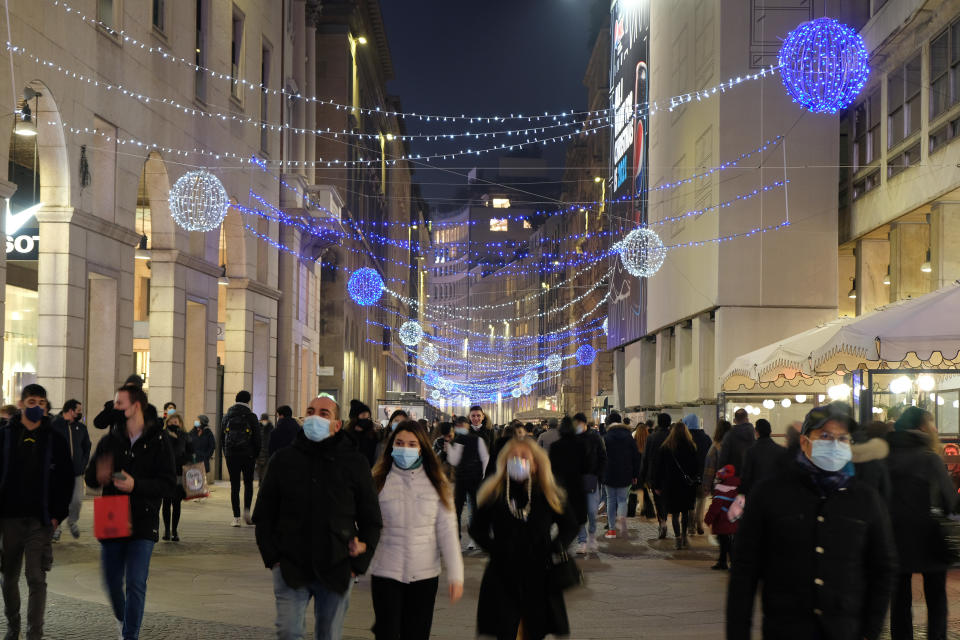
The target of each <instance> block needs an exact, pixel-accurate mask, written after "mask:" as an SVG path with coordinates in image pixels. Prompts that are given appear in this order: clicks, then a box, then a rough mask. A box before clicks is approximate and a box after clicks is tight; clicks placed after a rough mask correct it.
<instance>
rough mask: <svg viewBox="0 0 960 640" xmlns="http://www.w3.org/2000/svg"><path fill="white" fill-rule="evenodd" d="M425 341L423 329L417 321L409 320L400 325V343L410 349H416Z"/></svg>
mask: <svg viewBox="0 0 960 640" xmlns="http://www.w3.org/2000/svg"><path fill="white" fill-rule="evenodd" d="M421 340H423V328H421V327H420V323H419V322H416V321H415V320H407V321H406V322H404V323H403V324H402V325H400V342H402V343H403V344H405V345H407V346H408V347H415V346H417V345H418V344H420V341H421Z"/></svg>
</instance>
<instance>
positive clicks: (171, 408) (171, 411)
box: [167, 407, 177, 416]
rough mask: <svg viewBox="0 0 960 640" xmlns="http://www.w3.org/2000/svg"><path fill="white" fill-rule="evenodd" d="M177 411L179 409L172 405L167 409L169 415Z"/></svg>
mask: <svg viewBox="0 0 960 640" xmlns="http://www.w3.org/2000/svg"><path fill="white" fill-rule="evenodd" d="M176 412H177V410H176V409H174V408H173V407H170V408H169V409H167V415H168V416H172V415H173V414H175V413H176Z"/></svg>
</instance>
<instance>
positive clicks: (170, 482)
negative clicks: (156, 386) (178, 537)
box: [84, 407, 177, 542]
mask: <svg viewBox="0 0 960 640" xmlns="http://www.w3.org/2000/svg"><path fill="white" fill-rule="evenodd" d="M151 408H152V407H147V411H146V412H145V415H144V427H143V432H142V433H141V434H140V437H139V438H137V441H136V442H135V443H133V446H130V438H129V437H128V436H127V426H126V424H125V423H123V424H121V423H119V422H118V423H116V424H114V425H113V427H111V429H110V431H109V433H107V434H106V435H105V436H103V438H101V439H100V442H98V443H97V449H96V451H95V452H94V453H93V457H91V458H90V464H89V465H87V472H86V475H85V478H84V479H85V480H86V483H87V486H88V487H90V488H91V489H97V488H99V486H100V484H99V482H98V481H97V460H99V459H100V458H101V457H103V456H106V455H110V456H113V472H114V473H116V472H118V471H123V472H125V473H126V474H127V475H129V476H130V477H132V478H133V492H132V493H130V494H129V496H130V524H131V525H132V527H131V529H132V535H131V536H130V537H131V538H135V539H140V540H153V541H154V542H156V541H157V540H159V538H160V537H159V535H158V531H159V528H160V503H161V502H162V500H163V498H172V497H174V495H175V494H176V490H177V474H176V463H175V461H174V455H173V446H172V444H171V442H170V437H169V436H168V435H167V434H166V430H165V429H164V427H163V426H162V425H161V424H160V422H159V420H157V414H156V410H153V411H151ZM103 495H105V496H117V495H128V494H124V493H123V492H122V491H120V490H118V489H117V488H116V487H114V486H113V483H112V482H111V483H110V484H108V485H106V486H104V487H103Z"/></svg>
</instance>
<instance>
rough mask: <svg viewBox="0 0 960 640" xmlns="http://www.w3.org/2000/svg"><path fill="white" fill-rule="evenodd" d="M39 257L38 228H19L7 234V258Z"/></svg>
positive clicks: (25, 258) (27, 258)
mask: <svg viewBox="0 0 960 640" xmlns="http://www.w3.org/2000/svg"><path fill="white" fill-rule="evenodd" d="M39 257H40V230H39V229H36V228H28V229H20V230H18V231H17V232H16V235H10V234H7V260H37V259H38V258H39Z"/></svg>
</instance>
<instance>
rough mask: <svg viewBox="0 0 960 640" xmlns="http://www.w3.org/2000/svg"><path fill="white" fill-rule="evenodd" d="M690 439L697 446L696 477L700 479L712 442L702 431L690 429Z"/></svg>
mask: <svg viewBox="0 0 960 640" xmlns="http://www.w3.org/2000/svg"><path fill="white" fill-rule="evenodd" d="M690 437H692V438H693V444H695V445H697V476H698V477H702V476H703V467H704V466H705V465H706V462H707V452H708V451H710V446H711V445H712V444H713V440H712V439H711V438H710V436H708V435H707V434H706V433H704V432H703V429H690Z"/></svg>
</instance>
